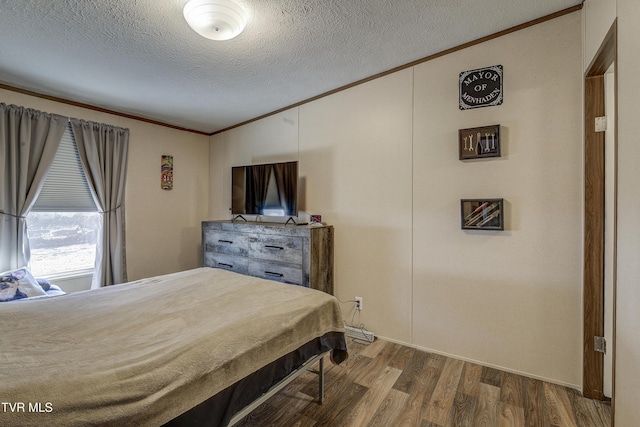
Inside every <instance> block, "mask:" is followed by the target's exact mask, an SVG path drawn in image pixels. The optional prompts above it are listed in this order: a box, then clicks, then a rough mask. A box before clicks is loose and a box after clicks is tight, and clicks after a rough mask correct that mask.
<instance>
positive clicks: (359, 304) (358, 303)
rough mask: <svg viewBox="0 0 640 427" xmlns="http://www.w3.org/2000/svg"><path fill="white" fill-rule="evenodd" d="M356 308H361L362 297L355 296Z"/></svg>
mask: <svg viewBox="0 0 640 427" xmlns="http://www.w3.org/2000/svg"><path fill="white" fill-rule="evenodd" d="M354 300H355V302H356V310H362V297H355V298H354Z"/></svg>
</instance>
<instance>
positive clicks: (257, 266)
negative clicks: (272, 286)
mask: <svg viewBox="0 0 640 427" xmlns="http://www.w3.org/2000/svg"><path fill="white" fill-rule="evenodd" d="M249 274H250V275H251V276H256V277H262V278H263V279H270V280H276V281H278V282H283V283H291V284H294V285H302V269H301V268H298V267H295V266H288V265H281V264H278V263H274V262H264V261H253V262H252V263H251V264H249Z"/></svg>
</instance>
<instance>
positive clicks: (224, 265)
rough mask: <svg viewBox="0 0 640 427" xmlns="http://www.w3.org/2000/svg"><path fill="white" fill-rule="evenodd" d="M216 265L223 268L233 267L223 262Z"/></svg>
mask: <svg viewBox="0 0 640 427" xmlns="http://www.w3.org/2000/svg"><path fill="white" fill-rule="evenodd" d="M218 265H220V266H222V267H225V268H233V265H231V264H225V263H224V262H219V263H218Z"/></svg>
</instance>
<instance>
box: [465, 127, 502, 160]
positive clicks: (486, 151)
mask: <svg viewBox="0 0 640 427" xmlns="http://www.w3.org/2000/svg"><path fill="white" fill-rule="evenodd" d="M458 153H459V156H460V160H466V159H480V158H483V157H500V125H491V126H483V127H478V128H469V129H460V130H459V131H458Z"/></svg>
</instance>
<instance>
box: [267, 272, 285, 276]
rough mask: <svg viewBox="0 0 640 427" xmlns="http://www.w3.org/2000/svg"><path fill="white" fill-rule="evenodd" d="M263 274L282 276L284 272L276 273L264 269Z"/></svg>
mask: <svg viewBox="0 0 640 427" xmlns="http://www.w3.org/2000/svg"><path fill="white" fill-rule="evenodd" d="M264 274H265V276H273V277H284V274H282V273H276V272H273V271H265V272H264Z"/></svg>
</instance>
